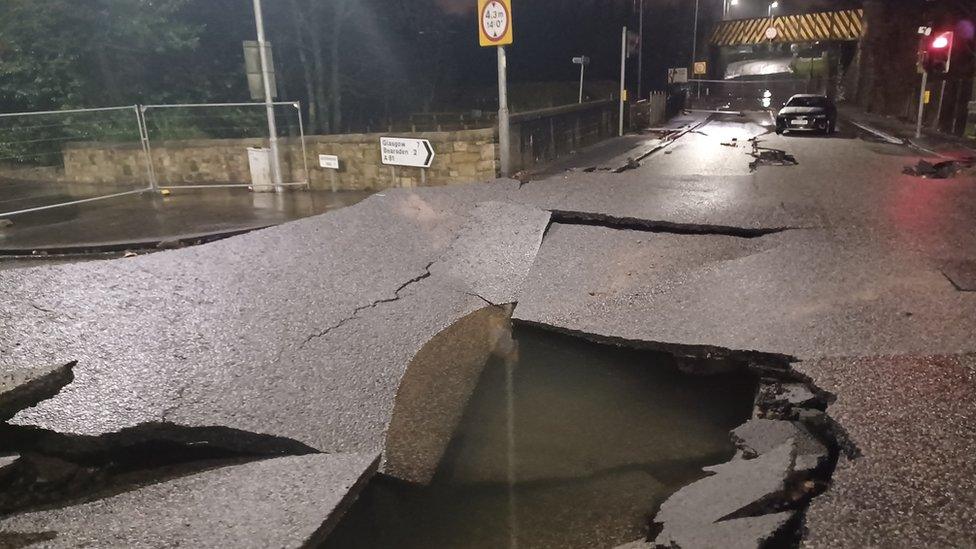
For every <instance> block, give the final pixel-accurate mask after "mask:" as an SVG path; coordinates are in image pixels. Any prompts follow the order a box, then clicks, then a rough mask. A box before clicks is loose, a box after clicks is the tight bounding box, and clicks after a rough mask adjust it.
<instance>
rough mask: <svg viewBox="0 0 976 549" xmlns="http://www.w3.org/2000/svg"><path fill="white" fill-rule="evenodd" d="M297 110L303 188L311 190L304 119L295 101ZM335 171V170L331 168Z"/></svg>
mask: <svg viewBox="0 0 976 549" xmlns="http://www.w3.org/2000/svg"><path fill="white" fill-rule="evenodd" d="M295 110H297V111H298V134H299V136H300V137H301V138H302V166H303V167H304V168H305V190H306V191H310V190H312V174H311V173H310V172H309V171H308V148H307V147H306V146H305V120H304V119H303V118H302V104H301V103H300V102H298V101H296V102H295ZM333 171H335V170H333Z"/></svg>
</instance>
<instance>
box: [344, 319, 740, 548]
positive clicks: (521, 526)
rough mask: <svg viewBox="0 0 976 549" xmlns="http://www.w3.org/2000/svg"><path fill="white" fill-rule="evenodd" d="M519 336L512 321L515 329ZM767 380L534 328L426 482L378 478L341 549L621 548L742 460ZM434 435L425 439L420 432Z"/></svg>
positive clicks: (498, 360) (485, 383)
mask: <svg viewBox="0 0 976 549" xmlns="http://www.w3.org/2000/svg"><path fill="white" fill-rule="evenodd" d="M506 325H507V322H506ZM757 383H758V380H757V379H755V377H754V376H752V375H750V374H748V373H746V372H736V373H728V374H721V375H711V376H695V375H688V374H684V373H681V372H680V371H679V370H678V368H677V367H676V365H675V361H674V359H673V358H672V357H671V356H670V355H667V354H664V353H658V352H651V351H644V350H635V349H629V348H621V347H616V346H610V345H604V344H597V343H592V342H590V341H587V340H583V339H579V338H575V337H570V336H566V335H561V334H557V333H554V332H550V331H547V330H542V329H538V328H530V327H524V326H522V327H516V328H514V330H513V331H512V332H511V333H510V334H506V335H505V336H504V337H502V339H501V341H500V342H499V344H498V345H497V346H496V347H495V352H493V353H492V355H491V356H490V358H488V359H487V361H486V363H485V364H484V368H483V370H481V374H480V378H479V379H478V381H477V386H476V388H475V389H474V392H473V394H472V395H471V398H470V399H469V400H468V401H467V403H466V404H465V405H464V407H463V414H462V415H461V417H460V420H459V422H458V423H457V427H456V428H455V430H454V433H453V435H452V436H451V437H450V441H449V443H447V446H446V450H445V451H444V452H443V456H442V457H441V458H440V461H439V464H438V465H437V468H436V472H435V473H434V475H433V479H432V480H431V482H429V483H428V484H426V485H418V484H416V483H407V482H403V481H401V480H398V479H395V478H392V477H391V476H388V475H383V474H380V475H377V476H376V477H375V478H374V479H373V480H372V481H371V482H370V483H369V485H368V486H367V487H366V488H365V489H364V491H363V493H362V494H360V496H359V498H358V500H357V501H356V502H355V503H354V504H353V505H352V506H351V508H350V509H349V510H348V512H347V513H346V515H345V516H344V517H343V519H342V520H341V522H340V523H339V524H338V525H337V527H336V529H335V530H334V531H333V532H332V534H331V535H330V537H329V539H328V540H327V542H326V543H325V547H328V548H337V549H338V548H389V547H398V548H439V547H473V548H482V547H484V548H498V547H516V546H517V547H520V548H531V547H561V548H574V547H614V546H615V545H617V544H621V543H626V542H629V541H633V540H636V539H638V538H641V537H643V536H646V535H647V531H648V527H649V522H650V518H651V517H652V516H653V514H654V513H655V512H656V510H657V508H658V506H659V505H660V504H661V503H662V502H663V501H664V500H665V499H666V498H667V497H668V496H669V495H671V494H672V493H674V492H675V491H676V490H677V489H678V488H680V487H682V486H684V485H687V484H689V483H691V482H693V481H695V480H697V479H699V478H702V477H703V476H705V473H703V472H702V467H704V466H707V465H713V464H718V463H722V462H724V461H726V460H728V459H729V458H730V457H731V456H732V455H733V454H734V448H733V446H732V444H731V442H730V440H729V431H730V430H731V429H733V428H735V427H736V426H738V425H739V424H741V423H742V422H743V421H745V420H746V419H748V417H749V416H750V413H751V411H752V406H753V398H754V396H755V391H756V387H757ZM411 435H412V436H422V435H421V433H411Z"/></svg>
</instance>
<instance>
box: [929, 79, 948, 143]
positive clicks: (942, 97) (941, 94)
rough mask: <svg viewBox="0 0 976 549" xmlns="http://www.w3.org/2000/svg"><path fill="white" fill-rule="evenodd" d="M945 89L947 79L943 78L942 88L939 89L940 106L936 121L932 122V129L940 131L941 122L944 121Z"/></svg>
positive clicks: (936, 112) (937, 110) (936, 113)
mask: <svg viewBox="0 0 976 549" xmlns="http://www.w3.org/2000/svg"><path fill="white" fill-rule="evenodd" d="M945 90H946V79H945V77H943V78H942V89H941V90H939V107H938V108H937V109H936V111H935V122H933V123H932V129H934V130H936V131H938V130H939V123H940V122H942V102H943V101H944V100H945Z"/></svg>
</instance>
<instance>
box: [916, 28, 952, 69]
mask: <svg viewBox="0 0 976 549" xmlns="http://www.w3.org/2000/svg"><path fill="white" fill-rule="evenodd" d="M952 40H953V33H952V32H940V33H939V34H936V35H935V36H933V37H932V38H931V39H930V40H929V41H928V42H927V44H926V47H925V50H924V51H923V52H922V66H923V67H924V68H925V70H926V71H927V72H929V73H937V74H944V73H947V72H949V64H950V62H951V60H952Z"/></svg>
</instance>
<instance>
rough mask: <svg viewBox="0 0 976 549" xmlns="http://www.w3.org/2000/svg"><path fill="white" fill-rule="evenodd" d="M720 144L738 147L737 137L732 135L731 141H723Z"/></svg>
mask: <svg viewBox="0 0 976 549" xmlns="http://www.w3.org/2000/svg"><path fill="white" fill-rule="evenodd" d="M722 146H723V147H738V146H739V138H737V137H733V138H732V141H728V142H723V143H722Z"/></svg>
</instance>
